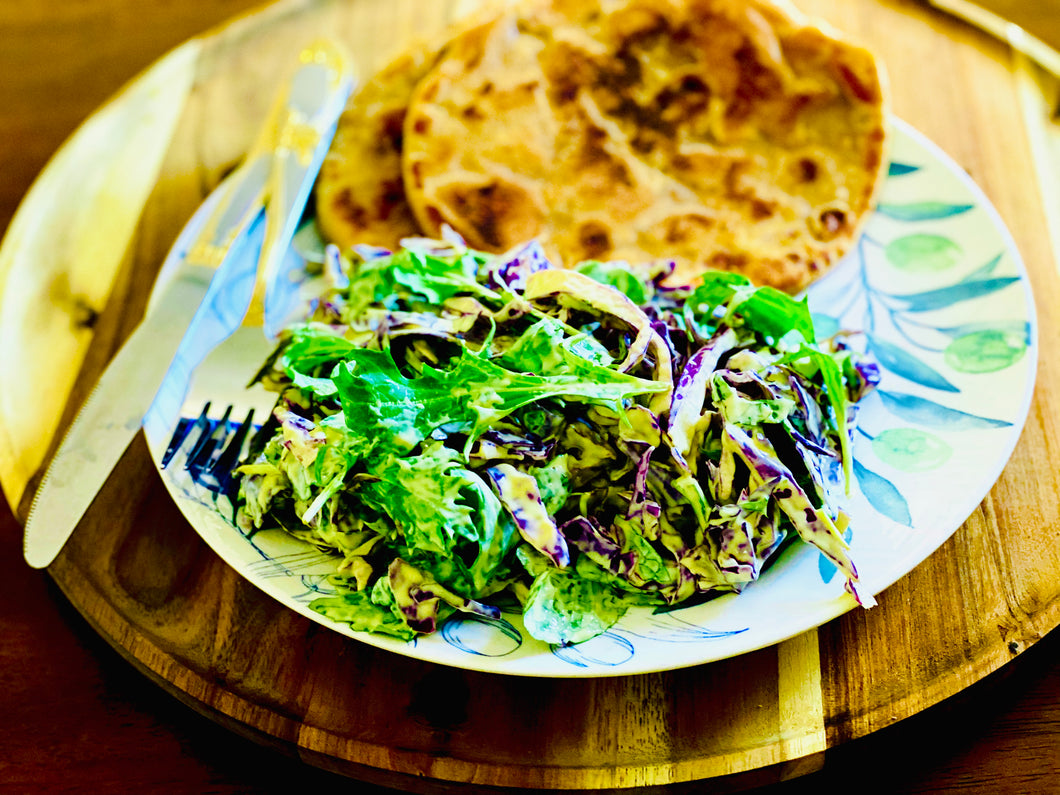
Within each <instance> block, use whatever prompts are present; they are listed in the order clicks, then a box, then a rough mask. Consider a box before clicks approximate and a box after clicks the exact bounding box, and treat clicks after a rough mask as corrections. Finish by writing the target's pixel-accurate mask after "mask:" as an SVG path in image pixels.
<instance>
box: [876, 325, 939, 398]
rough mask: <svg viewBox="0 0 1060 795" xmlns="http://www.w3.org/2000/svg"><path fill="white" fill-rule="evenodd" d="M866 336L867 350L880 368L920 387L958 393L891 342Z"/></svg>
mask: <svg viewBox="0 0 1060 795" xmlns="http://www.w3.org/2000/svg"><path fill="white" fill-rule="evenodd" d="M867 336H868V340H869V350H870V351H871V352H872V353H873V355H875V357H876V359H877V360H878V361H879V363H880V365H881V366H882V367H885V368H887V369H888V370H890V371H891V372H893V373H895V374H896V375H900V376H901V377H902V378H905V379H907V380H909V381H913V382H914V383H917V384H920V385H921V386H926V387H930V388H931V389H939V390H941V391H943V392H959V391H960V390H959V389H958V388H957V387H955V386H954V385H953V384H952V383H950V382H949V381H948V380H946V379H945V378H943V377H942V376H941V375H939V374H938V372H936V371H935V370H934V369H932V368H931V367H929V366H928V365H926V364H924V362H922V361H920V360H919V359H918V358H916V357H915V356H914V355H913V354H911V353H909V352H908V351H906V350H904V349H903V348H900V347H898V346H897V345H895V344H894V343H893V342H888V341H887V340H884V339H880V338H879V337H877V336H876V335H875V334H868V335H867Z"/></svg>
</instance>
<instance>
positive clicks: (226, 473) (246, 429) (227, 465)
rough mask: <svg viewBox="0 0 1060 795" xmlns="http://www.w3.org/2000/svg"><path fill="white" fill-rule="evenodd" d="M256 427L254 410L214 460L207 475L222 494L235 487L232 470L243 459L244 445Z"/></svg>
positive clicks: (248, 413)
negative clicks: (251, 430) (252, 429)
mask: <svg viewBox="0 0 1060 795" xmlns="http://www.w3.org/2000/svg"><path fill="white" fill-rule="evenodd" d="M252 427H254V409H251V410H250V411H249V412H247V416H246V419H244V420H243V422H241V423H240V425H239V427H238V428H237V429H236V432H235V433H234V434H233V435H232V438H231V439H229V440H228V442H226V443H225V446H224V448H223V449H222V450H221V454H220V455H218V456H217V458H215V459H214V461H213V463H212V464H211V465H210V469H209V471H208V472H207V473H206V474H208V475H209V476H210V478H211V480H213V481H214V482H216V483H217V487H218V490H219V491H220V492H221V493H222V494H228V493H229V491H230V490H231V488H232V485H233V482H234V481H233V478H232V470H233V469H234V468H235V465H236V462H238V461H239V459H240V458H241V457H242V453H243V445H244V443H245V442H246V439H247V435H248V434H249V433H250V429H251V428H252Z"/></svg>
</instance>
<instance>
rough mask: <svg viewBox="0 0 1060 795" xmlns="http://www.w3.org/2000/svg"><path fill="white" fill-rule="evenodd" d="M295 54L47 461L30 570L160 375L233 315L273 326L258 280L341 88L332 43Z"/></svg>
mask: <svg viewBox="0 0 1060 795" xmlns="http://www.w3.org/2000/svg"><path fill="white" fill-rule="evenodd" d="M300 62H301V63H300V65H299V67H298V68H297V70H296V71H295V72H294V74H293V75H292V76H291V78H290V79H289V80H288V81H287V82H286V83H285V85H284V87H283V89H282V90H281V92H280V93H279V94H278V96H277V98H276V100H275V102H274V103H273V106H272V108H271V110H270V112H269V115H268V118H267V121H266V123H265V125H264V127H263V128H262V130H261V132H260V133H259V134H258V137H257V139H256V140H255V142H254V144H253V146H252V147H251V149H250V151H249V152H248V153H247V155H246V157H245V158H244V160H243V162H242V164H241V165H240V166H239V167H238V168H237V169H236V170H235V171H234V172H233V173H232V174H231V175H230V176H229V177H228V178H227V179H225V180H224V182H222V183H221V185H220V186H219V187H218V188H217V189H216V190H215V191H214V192H213V193H211V194H210V196H209V197H207V199H206V201H205V202H204V203H203V206H202V208H201V209H200V211H199V212H197V213H196V214H195V216H194V217H193V218H192V221H191V222H190V223H189V225H188V226H187V227H185V229H184V231H183V232H182V233H181V234H180V236H179V237H178V238H177V241H176V243H175V244H174V246H173V248H172V249H171V250H170V252H169V254H168V255H167V258H166V262H165V263H164V264H163V267H162V271H161V273H162V274H163V275H166V274H170V273H171V274H172V275H171V276H170V277H169V279H168V280H167V281H166V282H165V284H163V285H161V286H160V287H158V288H157V289H156V290H155V291H154V293H153V295H152V299H151V301H150V303H149V305H148V308H147V312H146V315H145V317H144V319H143V321H141V323H140V324H139V325H138V326H137V327H136V329H135V330H134V331H133V333H132V334H131V335H130V336H129V338H128V340H126V342H125V343H124V345H123V346H122V347H121V349H120V350H119V351H118V353H117V354H116V355H115V357H114V359H113V360H112V361H111V362H110V364H109V365H108V366H107V369H106V370H105V371H104V373H103V375H102V376H101V377H100V379H99V382H98V383H97V384H96V386H95V387H94V389H93V390H92V392H91V394H90V395H89V397H88V399H87V400H86V401H85V403H84V405H83V406H82V407H81V409H80V411H79V412H78V414H77V417H76V418H75V419H74V421H73V423H72V424H71V426H70V429H69V430H68V431H67V433H66V436H65V437H64V438H63V441H62V443H61V445H60V446H59V449H58V451H57V452H56V454H55V456H54V457H53V458H52V462H51V464H50V465H49V467H48V470H47V471H46V473H45V475H44V477H43V479H42V481H41V484H40V486H39V488H38V489H37V493H36V495H35V496H34V498H33V503H32V505H31V507H30V512H29V516H28V517H27V520H26V527H25V534H24V537H23V553H24V555H25V558H26V561H27V562H28V563H29V564H30V565H31V566H33V567H34V568H44V567H45V566H47V565H48V564H50V563H51V562H52V561H53V560H54V559H55V556H56V555H57V554H58V553H59V550H61V549H62V547H63V545H64V544H65V543H66V541H67V539H68V538H69V537H70V535H71V534H72V533H73V531H74V528H75V527H76V526H77V523H78V522H79V521H80V519H81V517H82V516H83V515H84V513H85V511H86V510H88V507H89V505H91V504H92V500H93V499H94V498H95V496H96V494H98V493H99V490H100V489H101V488H102V486H103V484H104V483H105V482H106V480H107V478H108V476H109V475H110V473H111V471H112V470H113V468H114V466H115V464H116V463H117V462H118V459H119V458H121V456H122V453H124V451H125V449H126V448H127V447H128V446H129V443H130V442H131V441H132V440H133V438H134V437H135V436H136V433H137V432H138V431H139V430H140V427H141V424H142V422H143V420H144V416H145V414H146V413H147V411H148V409H149V408H150V407H151V406H152V403H153V402H154V400H155V397H156V395H157V394H158V392H159V387H160V386H161V384H162V383H163V381H170V382H173V381H176V382H178V383H183V384H185V385H186V384H187V382H188V379H189V378H190V375H191V372H192V371H193V370H194V368H195V366H196V365H197V364H198V362H199V361H201V360H202V358H204V357H205V355H206V354H207V353H208V352H209V351H210V350H211V349H212V348H213V347H214V346H216V345H218V344H220V342H222V341H223V340H224V339H225V338H226V337H228V336H229V335H231V334H232V332H234V331H235V330H236V329H237V328H238V327H239V326H240V325H241V324H242V323H243V322H247V323H254V324H264V325H263V329H264V333H265V334H266V335H269V336H270V337H271V336H275V334H276V333H277V332H278V327H277V326H278V322H279V321H278V319H277V318H275V317H273V315H274V314H275V313H273V312H272V311H270V307H269V302H268V301H267V300H266V296H267V293H268V289H267V288H268V285H269V284H270V283H271V282H273V281H275V279H276V278H277V275H278V273H279V270H280V267H281V265H282V263H283V260H284V258H285V257H286V255H287V250H288V248H289V246H290V242H291V237H292V236H293V234H294V231H295V229H296V227H297V224H298V221H299V219H300V218H301V215H302V212H303V209H304V207H305V203H306V201H307V199H308V194H309V191H310V189H311V188H312V184H313V181H314V180H315V178H316V174H317V172H318V171H319V169H320V165H321V162H322V161H323V158H324V154H325V153H326V151H327V149H328V146H329V145H330V142H331V138H332V136H333V135H334V129H335V124H336V122H337V120H338V116H339V114H340V113H341V112H342V109H343V107H344V106H345V104H346V100H347V98H348V97H349V94H350V92H351V90H352V88H353V73H352V68H351V65H350V62H349V59H348V58H347V57H346V56H345V55H344V54H343V53H342V52H341V50H340V49H339V48H338V47H337V46H335V45H334V44H331V43H328V42H319V43H317V44H315V45H313V46H312V47H309V48H307V49H306V50H304V51H303V52H302V53H301V55H300ZM262 238H263V239H262ZM257 245H260V251H258V252H255V251H254V249H255V247H256V246H257ZM255 253H257V256H256V257H255V256H254V254H255ZM244 319H245V320H244ZM177 371H179V372H177Z"/></svg>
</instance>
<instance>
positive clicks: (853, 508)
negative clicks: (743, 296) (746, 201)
mask: <svg viewBox="0 0 1060 795" xmlns="http://www.w3.org/2000/svg"><path fill="white" fill-rule="evenodd" d="M892 124H893V132H894V134H893V136H892V142H893V143H892V150H891V163H890V170H889V174H888V177H887V179H886V181H885V183H884V185H883V189H882V192H881V195H880V199H879V203H878V206H877V209H876V211H875V212H874V213H873V215H872V216H871V218H870V219H869V220H868V223H867V224H866V227H865V231H864V234H863V235H862V237H861V238H860V240H859V241H858V243H857V245H856V246H855V248H854V249H853V250H852V251H851V252H850V253H849V254H848V255H847V256H846V257H845V258H844V260H843V261H842V262H840V263H839V264H838V265H837V266H836V267H835V268H834V269H833V270H832V271H831V272H830V273H829V274H828V275H826V276H825V277H824V278H823V279H821V280H820V281H818V282H817V283H815V284H814V285H813V286H812V287H811V288H810V290H809V292H808V296H809V301H810V307H811V310H812V311H813V312H814V315H815V320H816V322H817V324H818V330H819V331H823V332H825V333H827V332H828V331H829V330H830V329H838V328H845V329H856V330H859V331H862V332H863V334H862V335H861V339H862V340H863V342H864V345H865V346H866V347H867V348H868V350H869V351H870V352H871V353H872V354H873V355H874V356H875V357H876V359H877V360H878V362H879V363H880V366H881V373H882V378H881V381H880V386H879V389H878V390H877V391H876V392H875V393H873V394H872V395H870V396H869V397H868V398H867V399H866V400H865V401H864V402H863V403H862V406H861V408H860V410H859V414H858V420H859V421H858V428H857V431H856V437H855V442H854V448H853V449H854V458H855V462H854V475H855V477H854V481H855V482H854V486H853V488H852V490H851V494H850V497H849V501H848V504H847V505H846V506H845V507H846V508H847V510H848V512H849V513H850V514H851V517H852V521H851V524H850V529H849V530H848V536H849V537H848V540H849V542H850V546H851V555H852V557H853V559H854V561H855V562H856V564H857V566H858V569H859V572H860V575H861V583H862V587H863V589H864V590H865V591H867V592H871V593H874V594H875V593H879V592H880V591H882V590H884V589H885V588H886V587H887V586H888V585H890V584H892V583H893V582H895V581H896V580H897V579H899V578H900V577H902V576H903V575H904V574H906V573H908V572H909V571H910V570H912V569H913V568H914V567H915V566H916V565H917V564H919V563H920V562H921V561H923V560H924V559H925V558H926V557H927V556H928V555H929V554H930V553H931V552H932V551H934V550H935V549H936V548H938V547H939V546H940V545H941V544H942V543H943V542H944V541H945V540H946V539H947V538H949V537H950V535H952V534H953V532H954V531H955V530H956V529H957V528H958V527H959V526H960V525H961V524H962V523H963V522H964V520H965V519H966V518H967V517H968V516H969V515H970V514H971V512H972V511H973V510H974V509H975V507H976V506H977V505H978V504H979V503H980V501H981V500H982V499H983V497H984V496H985V495H986V493H987V492H988V491H989V489H990V488H991V486H992V485H993V483H994V482H995V480H996V479H997V478H998V476H999V475H1000V474H1001V471H1002V468H1003V467H1004V465H1005V463H1006V462H1007V460H1008V458H1009V456H1010V455H1011V453H1012V450H1013V448H1014V447H1015V444H1016V441H1017V439H1018V437H1019V434H1020V431H1021V429H1022V426H1023V423H1024V421H1025V419H1026V416H1027V411H1028V408H1029V405H1030V398H1031V393H1032V391H1033V384H1034V376H1035V369H1036V362H1037V327H1036V322H1035V317H1034V303H1033V300H1032V297H1031V293H1030V285H1029V282H1028V279H1027V274H1026V271H1025V269H1024V267H1023V263H1022V261H1021V259H1020V256H1019V252H1018V251H1017V250H1016V247H1015V245H1014V243H1013V241H1012V238H1011V236H1010V234H1009V232H1008V231H1007V229H1006V228H1005V226H1004V224H1003V222H1002V221H1001V219H1000V217H999V216H998V214H997V212H996V211H995V210H994V208H993V207H992V206H991V204H990V203H989V201H988V200H987V198H986V197H985V196H984V195H983V193H982V191H981V190H980V189H979V188H978V187H977V186H976V185H975V184H974V183H973V182H972V181H971V179H969V177H968V176H967V175H966V174H965V173H964V172H963V171H962V170H961V169H960V168H959V167H958V166H957V165H956V164H955V163H954V162H953V161H952V160H951V159H950V158H949V157H948V156H946V155H945V153H943V152H942V151H941V150H940V149H939V148H937V147H936V146H935V145H934V144H933V143H931V142H930V141H929V140H928V139H926V138H925V137H924V136H923V135H922V134H920V133H918V132H917V131H916V130H914V129H913V128H912V127H910V126H909V125H907V124H905V123H904V122H902V121H900V120H897V119H895V120H893V121H892ZM197 222H201V219H200V218H199V217H198V216H197V218H196V219H193V220H192V223H191V226H194V225H195V224H196V223H197ZM295 264H296V265H297V264H298V263H295ZM298 270H304V268H299V269H298ZM165 277H166V273H165V272H164V273H163V274H162V276H161V277H160V280H161V279H164V278H165ZM298 287H299V285H298V284H292V290H291V291H290V292H291V296H290V300H291V302H292V304H291V305H292V306H297V304H298V290H297V288H298ZM270 347H271V346H270V345H269V344H268V343H267V342H266V341H265V340H264V338H263V337H262V335H261V332H260V330H255V329H241V330H240V331H239V332H237V333H236V334H235V335H233V337H232V338H231V339H229V340H228V341H227V342H226V343H225V344H224V345H223V346H222V348H221V349H220V350H219V351H218V352H217V353H216V354H215V355H213V356H211V357H210V359H209V360H208V361H209V364H208V366H206V367H203V368H200V370H199V371H197V372H196V373H195V375H194V376H193V379H192V381H191V383H190V384H187V385H186V386H187V389H184V386H185V385H178V386H179V389H178V390H177V393H179V394H176V395H173V394H171V395H169V397H168V399H167V400H160V401H159V402H158V403H156V405H155V406H154V407H152V411H151V412H149V414H148V416H147V418H146V419H145V432H146V435H147V440H148V445H149V447H150V449H151V453H152V458H153V459H154V461H155V463H156V466H158V468H159V471H160V473H161V475H162V478H163V481H164V482H165V484H166V488H167V489H168V491H169V493H170V494H171V495H172V497H173V499H174V500H175V502H176V504H177V505H178V507H179V508H180V510H181V511H182V513H183V514H184V515H185V516H186V517H187V519H188V521H189V522H190V523H191V524H192V526H193V527H194V528H195V529H196V531H197V532H198V533H199V534H200V535H201V536H202V537H203V539H204V540H205V541H206V542H207V544H209V545H210V547H212V548H213V549H214V550H215V551H216V552H217V554H218V555H220V556H221V558H223V559H224V560H225V561H226V562H227V563H228V564H229V565H231V566H232V567H233V568H234V569H235V570H236V571H238V572H239V573H240V574H241V575H242V576H244V577H245V578H247V579H248V580H249V581H250V582H252V583H254V584H255V585H256V586H257V587H259V588H260V589H261V590H263V591H264V592H266V593H267V594H269V595H270V596H272V597H273V598H275V599H277V600H279V601H280V602H282V603H283V604H285V605H286V606H288V607H289V608H291V609H292V610H295V611H297V612H299V613H301V614H302V615H304V616H306V617H308V618H309V619H311V620H313V621H315V622H317V623H319V624H322V625H325V626H328V627H330V628H332V629H334V630H335V631H337V632H341V633H343V634H346V635H349V636H350V637H354V638H356V639H358V640H361V641H363V642H365V643H369V644H371V645H373V646H377V647H379V648H383V649H387V650H390V651H393V652H396V653H399V654H404V655H408V656H411V657H416V658H419V659H422V660H426V661H431V662H435V663H441V664H445V665H451V666H457V667H460V668H467V669H473V670H480V671H488V672H495V673H504V674H513V675H524V676H544V677H597V676H613V675H626V674H639V673H647V672H654V671H662V670H670V669H676V668H681V667H685V666H690V665H697V664H701V663H706V662H711V661H714V660H719V659H723V658H727V657H731V656H734V655H738V654H742V653H745V652H748V651H752V650H754V649H758V648H761V647H764V646H768V645H771V644H774V643H777V642H779V641H782V640H785V639H786V638H789V637H792V636H794V635H797V634H799V633H801V632H804V631H806V630H809V629H812V628H814V627H817V626H820V625H821V624H823V623H825V622H827V621H829V620H831V619H833V618H836V617H837V616H840V615H842V614H843V613H845V612H847V611H849V610H851V609H852V608H855V607H856V604H855V602H854V600H853V598H852V597H851V596H850V595H849V594H847V593H846V592H845V591H844V589H843V584H842V579H843V578H842V577H841V576H838V573H837V572H836V571H835V569H834V568H833V567H832V566H831V564H830V563H828V562H827V561H826V560H825V559H824V557H823V556H821V555H820V553H818V552H817V550H816V549H814V548H811V547H809V546H807V545H803V544H792V545H790V546H789V547H788V548H787V549H786V550H785V551H784V552H783V553H782V554H781V556H780V557H779V558H778V559H777V560H776V561H775V562H774V563H773V565H771V567H770V568H769V570H768V571H767V572H765V574H763V576H762V577H761V579H760V580H759V581H758V582H756V583H754V584H752V585H751V586H749V587H748V588H747V589H746V590H745V591H744V592H743V593H741V594H739V595H734V594H730V595H725V596H721V597H719V598H717V599H714V600H712V601H710V602H708V603H705V604H701V605H697V606H694V607H688V608H682V609H678V610H671V611H668V612H654V611H653V610H652V609H650V608H634V609H632V610H630V611H629V613H627V615H626V616H625V617H623V618H622V620H620V621H619V622H618V623H617V624H616V625H615V626H613V627H612V628H611V629H610V630H608V631H607V632H605V633H604V634H602V635H600V636H598V637H596V638H594V639H592V640H590V641H586V642H584V643H581V644H577V645H575V646H569V647H557V646H549V645H546V644H544V643H541V642H539V641H537V640H535V639H533V638H531V637H530V636H529V635H527V634H526V633H525V631H524V630H523V628H522V626H521V622H520V620H519V617H518V615H516V614H508V613H505V614H504V615H503V616H502V618H501V619H500V620H494V621H491V620H488V619H483V618H480V617H478V616H471V615H464V614H457V615H456V616H455V617H454V618H452V619H450V620H449V621H448V622H447V623H445V624H444V625H443V626H442V627H441V628H440V630H439V631H438V632H437V633H435V634H434V635H431V636H427V637H423V638H419V639H417V640H415V641H411V642H404V641H399V640H394V639H390V638H386V637H379V636H375V635H369V634H367V633H361V632H354V631H352V630H350V628H349V627H348V626H346V625H344V624H340V623H337V622H333V621H330V620H328V619H326V618H324V617H323V616H321V615H319V614H318V613H316V612H314V611H313V610H311V609H310V608H309V603H310V602H311V601H312V600H313V599H315V598H317V597H319V596H321V595H324V594H327V593H330V592H331V589H330V586H329V584H328V576H329V575H330V574H332V573H334V572H335V570H336V568H337V561H336V559H335V558H332V557H330V556H328V555H326V554H324V553H322V552H320V551H318V550H317V549H316V548H314V547H312V546H311V545H308V544H306V543H304V542H301V541H298V540H296V539H293V538H291V537H289V536H287V535H286V534H284V533H282V532H281V531H260V532H257V533H254V534H253V535H250V536H248V535H246V534H244V533H243V532H241V531H240V530H238V529H237V528H236V527H235V525H234V524H233V523H232V522H231V521H230V517H231V514H232V508H231V505H230V504H229V503H228V501H227V499H225V498H223V497H220V498H218V497H217V495H216V494H215V493H214V492H212V491H210V490H208V489H205V488H203V487H202V485H201V484H199V483H197V482H196V481H195V479H193V478H192V477H191V474H190V473H189V471H188V470H187V469H185V468H184V467H183V466H182V465H181V456H182V455H184V453H180V454H178V458H177V459H175V460H174V461H172V462H170V464H169V465H168V466H166V467H165V468H163V467H161V465H160V463H159V462H160V461H161V459H162V455H163V453H164V451H165V449H166V447H167V444H168V442H169V440H170V437H171V436H172V433H173V430H174V428H175V427H176V426H177V424H178V422H180V421H184V422H188V421H190V420H193V419H194V418H195V417H197V416H198V415H199V412H200V410H201V409H202V407H203V404H204V403H205V402H206V401H210V402H211V405H212V406H214V407H217V408H223V407H224V406H226V405H228V404H234V405H235V406H236V407H237V410H236V412H235V414H234V415H233V420H240V419H242V417H243V413H244V411H245V409H246V408H248V407H250V406H252V405H253V406H254V407H255V410H256V412H257V413H256V416H257V417H259V418H261V417H264V416H265V413H266V412H267V411H268V410H269V408H270V406H271V403H272V401H273V396H272V395H270V394H268V393H265V392H264V391H263V390H260V389H251V390H246V389H244V385H245V384H246V383H247V382H248V381H249V379H250V376H252V375H253V374H254V373H255V372H256V371H257V369H258V368H259V367H260V365H261V363H262V362H263V361H264V360H265V357H266V356H267V355H268V353H269V350H270ZM167 407H172V408H167ZM178 407H179V408H178ZM216 413H217V414H219V411H218V412H216ZM858 609H860V608H858ZM874 609H889V608H888V607H886V606H883V607H879V608H874ZM891 609H894V608H891Z"/></svg>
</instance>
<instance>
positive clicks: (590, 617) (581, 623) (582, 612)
mask: <svg viewBox="0 0 1060 795" xmlns="http://www.w3.org/2000/svg"><path fill="white" fill-rule="evenodd" d="M625 612H626V606H625V605H623V604H622V603H621V601H620V600H619V599H618V598H617V597H616V596H615V595H614V593H613V592H612V591H611V589H610V588H608V587H607V586H606V585H604V584H603V583H600V582H596V581H594V580H586V579H581V578H579V577H578V576H577V575H576V574H575V573H574V572H573V570H571V569H556V568H551V567H550V568H547V569H545V570H544V571H542V572H541V573H540V574H538V575H537V577H536V578H535V579H534V584H533V585H532V586H531V587H530V594H529V596H528V597H527V601H526V605H525V606H524V608H523V624H524V626H525V627H526V629H527V631H528V632H529V633H530V634H531V635H533V636H534V637H535V638H537V639H538V640H541V641H544V642H545V643H551V644H554V645H556V646H567V645H569V644H572V643H579V642H581V641H583V640H588V639H589V638H593V637H595V636H597V635H599V634H600V633H601V632H604V631H606V630H607V629H608V628H609V627H611V626H612V625H613V624H614V623H615V622H616V621H618V619H620V618H622V616H623V614H625Z"/></svg>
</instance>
